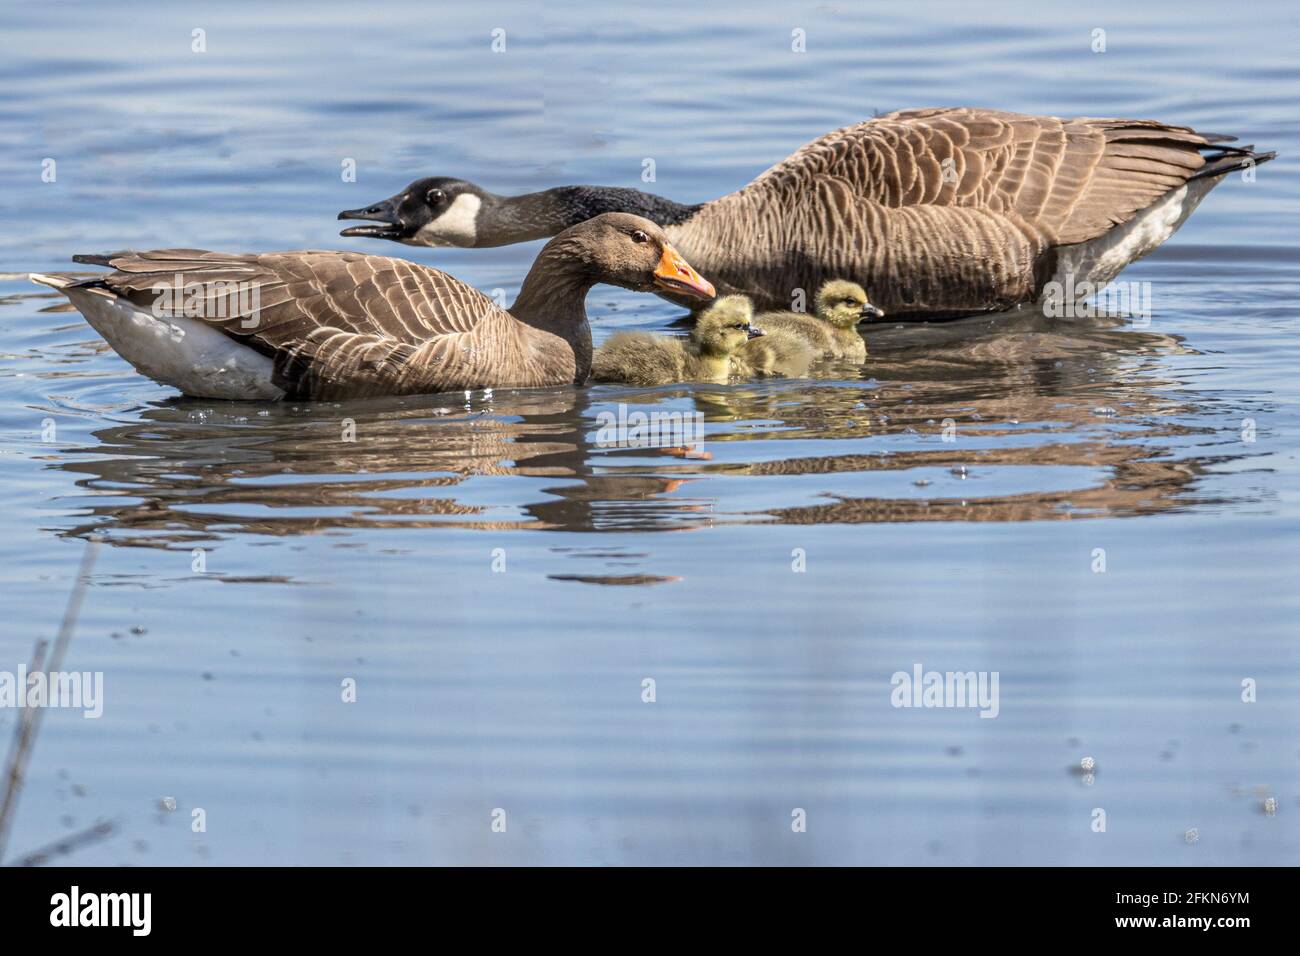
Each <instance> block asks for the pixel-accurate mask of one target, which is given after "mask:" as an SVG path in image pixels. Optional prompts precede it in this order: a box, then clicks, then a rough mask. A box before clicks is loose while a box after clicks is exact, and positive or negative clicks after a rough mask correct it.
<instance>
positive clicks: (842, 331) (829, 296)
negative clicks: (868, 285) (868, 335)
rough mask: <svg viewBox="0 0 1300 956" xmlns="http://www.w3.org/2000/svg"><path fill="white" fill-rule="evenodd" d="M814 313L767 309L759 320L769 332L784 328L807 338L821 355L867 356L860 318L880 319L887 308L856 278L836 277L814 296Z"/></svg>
mask: <svg viewBox="0 0 1300 956" xmlns="http://www.w3.org/2000/svg"><path fill="white" fill-rule="evenodd" d="M813 308H814V315H807V314H805V313H802V312H765V313H763V314H762V315H760V316H759V317H758V324H759V325H760V326H761V327H762V328H763V329H764V330H765V331H768V332H775V331H776V330H778V329H780V330H782V331H784V332H788V333H789V334H791V335H795V336H798V337H799V338H800V339H802V340H803V341H805V342H807V343H808V345H809V347H810V348H812V349H813V351H814V352H815V353H816V355H817V357H818V358H831V359H847V360H849V361H851V362H865V361H866V360H867V345H866V343H865V342H864V341H863V340H862V336H861V335H859V334H858V330H857V326H858V323H860V322H866V321H871V320H874V319H879V318H882V317H883V316H884V314H885V313H884V312H882V311H881V310H880V309H878V308H876V307H875V306H874V305H872V304H871V303H870V302H869V301H868V300H867V293H866V290H865V289H863V288H862V286H860V285H858V284H857V283H856V282H849V281H846V280H844V279H832V280H830V281H829V282H824V283H822V287H821V288H820V289H818V290H817V296H816V298H815V299H814V300H813Z"/></svg>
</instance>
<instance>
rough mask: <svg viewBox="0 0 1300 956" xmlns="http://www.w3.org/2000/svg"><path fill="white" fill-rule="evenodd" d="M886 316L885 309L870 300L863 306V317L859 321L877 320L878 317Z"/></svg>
mask: <svg viewBox="0 0 1300 956" xmlns="http://www.w3.org/2000/svg"><path fill="white" fill-rule="evenodd" d="M884 317H885V310H884V309H878V308H876V307H875V306H874V305H872V304H871V303H870V302H868V303H866V304H865V305H864V306H863V307H862V318H861V319H859V320H858V321H860V322H875V321H876V320H877V319H883V318H884Z"/></svg>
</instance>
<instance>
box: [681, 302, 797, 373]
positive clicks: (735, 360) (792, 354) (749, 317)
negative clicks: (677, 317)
mask: <svg viewBox="0 0 1300 956" xmlns="http://www.w3.org/2000/svg"><path fill="white" fill-rule="evenodd" d="M740 322H744V323H746V324H747V325H749V326H751V327H752V326H753V325H754V306H753V303H751V302H750V301H749V299H747V298H745V297H744V296H743V295H728V296H724V297H723V298H721V299H718V300H717V301H716V302H715V303H713V305H711V306H709V308H708V309H706V310H705V311H704V313H703V314H701V316H700V317H699V319H697V320H696V323H695V334H699V333H700V332H701V330H702V329H703V330H707V328H708V327H709V325H711V324H722V325H723V326H727V325H734V324H736V323H740ZM759 335H761V336H762V337H761V338H755V339H752V340H751V341H748V342H743V343H741V345H740V347H739V348H737V349H736V350H735V351H734V352H733V353H732V355H731V374H732V375H733V376H738V377H740V378H759V377H767V376H776V375H779V376H782V377H784V378H803V377H804V376H805V375H807V374H808V366H810V365H812V363H813V360H814V359H815V358H816V357H817V354H816V353H815V352H814V351H813V350H812V348H811V347H809V345H808V343H807V342H805V341H804V340H803V339H801V338H799V336H797V335H793V334H791V333H790V332H789V331H788V330H786V329H779V328H778V329H769V328H766V327H764V326H762V325H761V324H760V325H759Z"/></svg>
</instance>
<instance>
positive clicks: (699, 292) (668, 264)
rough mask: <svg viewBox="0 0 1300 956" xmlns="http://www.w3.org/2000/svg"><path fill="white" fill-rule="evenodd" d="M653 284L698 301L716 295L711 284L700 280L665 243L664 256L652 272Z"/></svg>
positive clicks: (697, 274)
mask: <svg viewBox="0 0 1300 956" xmlns="http://www.w3.org/2000/svg"><path fill="white" fill-rule="evenodd" d="M654 284H655V285H656V286H658V287H659V288H660V289H664V290H666V291H668V292H683V293H685V294H686V295H693V296H695V297H696V298H699V299H712V298H713V297H714V296H715V295H717V294H718V293H717V292H716V291H714V288H713V283H712V282H710V281H709V280H708V279H704V278H701V276H700V274H699V273H698V272H696V271H695V270H694V269H692V268H691V264H690V263H689V262H687V261H686V260H685V259H683V258H682V256H681V253H679V252H678V251H677V250H676V249H674V248H673V247H672V246H670V245H668V243H666V242H665V243H664V254H663V256H662V257H661V258H660V259H659V265H658V267H657V268H656V269H655V272H654Z"/></svg>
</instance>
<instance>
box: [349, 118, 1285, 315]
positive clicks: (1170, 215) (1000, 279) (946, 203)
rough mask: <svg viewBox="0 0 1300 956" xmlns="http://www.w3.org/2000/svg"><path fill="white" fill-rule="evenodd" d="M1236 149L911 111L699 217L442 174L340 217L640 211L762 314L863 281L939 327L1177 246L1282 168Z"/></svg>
mask: <svg viewBox="0 0 1300 956" xmlns="http://www.w3.org/2000/svg"><path fill="white" fill-rule="evenodd" d="M1232 140H1234V137H1231V136H1220V135H1215V134H1201V133H1197V132H1195V131H1194V130H1192V129H1190V128H1188V127H1185V126H1170V125H1166V124H1164V123H1159V122H1155V121H1153V120H1130V119H1094V118H1078V119H1058V118H1057V117H1053V116H1028V115H1024V114H1020V113H1006V112H1000V111H995V110H984V109H919V110H904V111H901V112H897V113H890V114H888V115H886V116H881V117H879V118H876V119H872V120H868V121H867V122H865V123H859V124H857V125H856V126H847V127H845V128H843V129H839V130H835V131H834V132H831V133H827V134H826V135H825V136H822V137H821V138H820V139H816V140H814V141H812V142H811V143H808V144H807V145H805V146H804V147H802V148H801V149H799V150H797V151H796V152H794V153H793V154H792V155H791V156H789V157H788V158H787V159H785V160H784V161H782V162H780V163H778V164H777V165H775V166H773V167H772V168H771V169H769V170H767V172H765V173H763V174H762V175H760V176H759V177H758V178H757V179H755V180H754V181H753V182H751V183H750V184H749V185H747V186H745V187H743V188H742V189H740V190H738V191H736V192H734V193H731V194H730V195H727V196H723V197H722V198H720V199H716V200H714V201H712V202H708V203H704V204H702V205H698V206H689V205H683V204H680V203H675V202H672V201H671V200H667V199H662V198H660V197H658V196H652V195H648V194H646V193H641V192H638V191H636V190H631V189H616V188H610V187H600V186H562V187H559V188H558V189H549V190H545V191H543V192H537V193H529V194H527V195H522V196H497V195H493V194H492V193H489V192H487V191H485V190H483V189H481V188H480V187H478V186H476V185H474V184H473V183H469V182H466V181H464V180H461V179H451V178H445V177H434V178H429V179H419V180H416V181H415V182H413V183H411V184H410V185H409V186H408V187H407V188H406V189H405V190H403V191H402V192H401V193H399V194H398V195H396V196H393V197H392V198H391V199H386V200H384V201H383V202H380V203H376V204H375V205H372V206H368V207H365V208H362V209H351V210H346V211H344V212H341V213H339V218H340V219H363V220H371V221H374V222H377V223H381V225H377V226H354V227H352V228H349V229H345V230H343V233H342V234H343V235H345V236H371V237H376V238H383V239H390V240H393V241H397V242H404V243H408V244H411V245H424V246H498V245H506V244H509V243H515V242H524V241H526V240H529V239H537V238H541V237H544V236H550V235H554V234H555V233H556V232H558V231H559V230H560V229H563V228H565V227H566V226H569V225H572V224H573V223H575V222H579V221H581V220H582V219H585V218H588V217H589V216H593V215H596V214H597V213H601V212H607V211H611V210H620V211H628V212H635V213H638V214H640V215H643V216H645V217H647V218H649V219H652V220H653V221H655V222H657V223H659V224H660V225H662V226H664V227H665V232H666V234H667V236H668V239H669V240H670V241H671V242H672V243H673V244H674V245H675V246H677V247H678V248H679V249H681V250H682V252H683V254H684V255H685V256H686V257H687V258H689V259H690V260H691V261H692V262H694V263H695V264H696V265H697V267H699V268H701V269H703V270H704V272H705V274H706V275H708V276H710V277H711V278H712V279H713V281H714V282H715V283H717V285H718V289H719V291H720V292H722V293H723V294H727V293H737V292H739V293H744V294H746V295H748V296H750V298H752V299H753V300H754V302H755V303H756V304H757V305H758V306H759V308H760V309H781V308H784V307H785V304H786V303H788V302H789V301H790V298H791V296H792V295H793V294H794V291H795V290H796V289H805V290H811V289H815V288H817V287H818V286H820V285H821V284H822V283H823V282H825V281H826V280H828V279H833V278H836V277H837V276H853V277H854V278H855V279H857V280H858V281H861V282H863V283H864V284H865V285H866V286H867V287H868V288H870V289H871V290H872V291H873V293H874V294H875V295H876V297H877V300H878V304H879V305H881V306H882V307H883V308H884V309H885V310H886V311H887V312H888V313H889V314H890V316H891V318H908V317H910V318H924V317H942V316H952V315H963V314H970V313H974V312H985V311H990V310H1000V309H1007V308H1011V307H1012V306H1015V305H1017V304H1020V303H1023V302H1029V301H1034V300H1036V299H1038V298H1039V297H1041V296H1042V295H1044V294H1045V292H1049V293H1054V294H1059V293H1058V292H1057V289H1058V288H1062V287H1063V288H1067V289H1069V290H1071V292H1072V293H1073V294H1074V295H1075V296H1077V297H1083V296H1086V295H1088V294H1090V292H1089V287H1088V284H1089V283H1093V284H1104V283H1106V282H1109V281H1110V280H1111V279H1113V278H1114V277H1115V276H1116V275H1117V274H1118V273H1119V271H1120V270H1121V269H1122V268H1123V267H1124V266H1125V265H1127V264H1128V263H1130V262H1132V261H1134V260H1135V259H1137V258H1139V257H1141V256H1143V255H1145V254H1147V253H1148V252H1150V251H1151V250H1152V249H1154V248H1156V246H1158V245H1160V243H1162V242H1164V241H1165V240H1166V239H1168V238H1169V237H1170V236H1171V235H1173V233H1174V231H1175V230H1176V229H1177V228H1178V227H1179V226H1180V225H1181V224H1182V222H1183V220H1184V219H1186V217H1187V216H1188V215H1190V214H1191V212H1192V210H1193V209H1195V207H1196V205H1197V204H1198V203H1199V202H1200V200H1201V199H1202V198H1203V197H1204V195H1205V194H1206V193H1207V192H1208V191H1209V190H1210V189H1211V188H1212V187H1213V186H1214V185H1216V184H1217V183H1218V182H1219V181H1220V180H1221V179H1222V178H1223V176H1225V175H1226V174H1227V173H1229V172H1231V171H1233V170H1236V169H1243V168H1247V167H1252V166H1254V165H1257V164H1259V163H1262V162H1266V161H1267V160H1269V159H1272V158H1273V156H1274V155H1275V154H1274V153H1271V152H1268V153H1257V152H1255V151H1254V149H1253V147H1250V146H1241V147H1237V146H1228V145H1225V144H1226V143H1228V142H1230V141H1232ZM1067 277H1069V280H1070V284H1069V285H1066V282H1067ZM1052 283H1059V284H1060V285H1059V286H1056V285H1051V284H1052ZM668 297H669V298H673V299H674V300H675V301H681V299H680V296H674V295H671V294H669V296H668ZM683 304H686V305H688V306H690V305H691V303H685V302H684V303H683Z"/></svg>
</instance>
